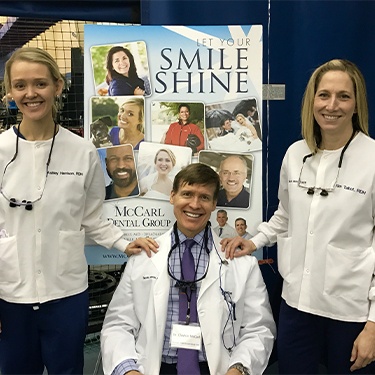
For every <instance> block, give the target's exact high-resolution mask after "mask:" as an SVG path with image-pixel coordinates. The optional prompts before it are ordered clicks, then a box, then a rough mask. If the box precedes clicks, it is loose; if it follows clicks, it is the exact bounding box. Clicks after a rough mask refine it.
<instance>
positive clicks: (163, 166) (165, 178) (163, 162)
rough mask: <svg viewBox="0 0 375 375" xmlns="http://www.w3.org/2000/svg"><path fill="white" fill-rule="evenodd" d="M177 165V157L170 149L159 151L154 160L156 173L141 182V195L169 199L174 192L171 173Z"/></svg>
mask: <svg viewBox="0 0 375 375" xmlns="http://www.w3.org/2000/svg"><path fill="white" fill-rule="evenodd" d="M175 165H176V156H175V154H174V153H173V152H172V151H171V150H170V149H168V148H162V149H160V150H158V151H157V152H156V154H155V158H154V168H155V172H152V173H150V174H149V175H148V176H146V177H144V178H143V179H141V181H140V187H141V195H142V196H145V197H148V198H159V199H169V195H170V193H171V191H172V184H173V182H172V179H171V178H170V173H171V171H172V169H173V168H174V166H175Z"/></svg>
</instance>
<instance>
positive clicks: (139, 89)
mask: <svg viewBox="0 0 375 375" xmlns="http://www.w3.org/2000/svg"><path fill="white" fill-rule="evenodd" d="M144 94H145V90H142V89H141V88H140V87H139V86H137V87H136V88H135V90H134V95H144Z"/></svg>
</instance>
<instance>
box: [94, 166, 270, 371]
mask: <svg viewBox="0 0 375 375" xmlns="http://www.w3.org/2000/svg"><path fill="white" fill-rule="evenodd" d="M219 186H220V182H219V178H218V175H217V174H216V173H215V172H214V171H213V170H212V169H211V168H210V167H208V166H206V165H204V164H200V163H195V164H191V165H189V166H187V167H186V168H184V169H183V170H181V171H180V172H179V173H178V174H177V175H176V177H175V180H174V184H173V190H172V192H171V196H170V202H171V204H172V205H173V206H174V215H175V217H176V223H175V225H174V227H173V228H172V229H170V230H169V231H168V232H166V233H164V234H163V235H162V236H160V237H159V238H158V239H157V242H158V243H159V251H158V252H157V253H156V254H153V255H152V257H151V258H148V257H147V255H146V253H145V252H142V253H141V254H139V255H134V256H132V257H131V258H130V260H129V261H128V264H127V266H126V269H125V273H124V276H123V278H122V280H121V282H120V284H119V286H118V288H117V290H116V292H115V294H114V296H113V299H112V301H111V303H110V306H109V308H108V311H107V315H106V318H105V321H104V324H103V330H102V335H101V345H102V347H101V350H102V355H103V368H104V373H105V374H113V375H117V374H125V373H126V374H129V375H133V374H139V373H141V374H146V375H151V374H159V373H161V374H165V373H169V374H172V373H175V374H192V373H193V372H194V371H193V363H191V366H190V367H189V369H188V370H187V371H186V372H184V370H180V369H179V370H178V371H177V370H176V365H177V367H178V366H179V364H178V362H179V361H180V357H179V354H180V353H182V352H183V349H182V348H185V349H186V346H184V344H186V343H183V342H182V341H183V340H179V337H181V336H184V335H187V336H189V339H191V341H189V343H188V345H190V346H189V349H188V350H187V351H188V352H189V351H196V353H197V361H198V360H199V368H198V372H194V374H199V373H200V374H215V375H220V374H223V375H224V374H227V375H240V374H252V375H261V374H262V373H263V371H264V370H265V368H266V366H267V363H268V359H269V356H270V354H271V351H272V347H273V342H274V335H275V324H274V321H273V318H272V314H271V310H270V306H269V302H268V295H267V291H266V288H265V285H264V282H263V279H262V275H261V273H260V270H259V267H258V263H257V260H256V259H255V258H254V257H249V256H247V257H242V258H235V259H234V260H230V259H225V257H223V254H224V253H222V252H221V250H220V249H221V246H220V239H219V237H217V236H216V234H215V233H213V231H212V230H211V227H210V223H209V221H208V220H209V218H210V215H211V213H212V212H213V211H214V210H215V208H216V201H217V194H218V191H219ZM189 239H190V240H191V239H193V240H194V241H193V243H194V245H193V246H192V248H191V253H192V254H193V257H194V262H195V263H194V264H195V277H194V281H195V282H193V283H191V282H190V281H189V280H190V279H188V278H184V275H183V273H184V269H183V267H184V266H183V265H182V263H183V262H184V261H183V257H184V256H185V252H186V251H187V250H184V248H185V241H186V240H189ZM183 252H184V254H182V253H183ZM186 280H188V281H186ZM192 285H194V286H192ZM195 289H196V294H197V302H196V315H197V323H195V324H194V323H190V318H191V319H192V320H193V314H194V313H193V309H194V302H193V299H194V295H193V294H192V293H194V290H195ZM192 295H193V298H192ZM188 296H190V299H191V301H192V302H191V307H192V312H190V309H189V310H188V311H186V314H185V311H184V310H182V308H181V304H180V305H179V299H181V298H184V297H185V298H187V297H188ZM180 302H181V301H180ZM189 303H190V301H189ZM188 306H190V305H188ZM181 310H182V316H183V318H182V319H181ZM190 348H191V349H190Z"/></svg>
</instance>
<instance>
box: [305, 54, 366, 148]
mask: <svg viewBox="0 0 375 375" xmlns="http://www.w3.org/2000/svg"><path fill="white" fill-rule="evenodd" d="M330 71H341V72H345V73H347V74H348V75H349V77H350V78H351V80H352V82H353V87H354V95H355V102H356V113H354V114H353V118H352V123H353V130H354V131H360V132H362V133H364V134H366V135H368V106H367V95H366V84H365V79H364V77H363V75H362V73H361V72H360V70H359V69H358V67H357V66H356V65H355V64H353V63H352V62H350V61H348V60H342V59H334V60H331V61H328V62H326V63H325V64H323V65H321V66H319V67H318V68H317V69H315V71H314V72H313V74H312V75H311V77H310V79H309V82H308V83H307V86H306V89H305V93H304V95H303V99H302V108H301V122H302V137H303V138H304V139H305V141H306V143H307V145H308V147H309V149H310V150H311V152H312V153H316V152H317V150H318V148H319V146H320V143H321V141H322V134H321V131H320V127H319V125H318V123H317V122H316V120H315V117H314V98H315V94H316V91H317V88H318V86H319V83H320V81H321V79H322V77H323V75H324V74H325V73H327V72H330Z"/></svg>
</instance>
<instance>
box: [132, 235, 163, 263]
mask: <svg viewBox="0 0 375 375" xmlns="http://www.w3.org/2000/svg"><path fill="white" fill-rule="evenodd" d="M158 247H159V245H158V243H157V242H156V241H155V240H154V239H152V238H150V237H146V238H143V237H140V238H137V239H136V240H134V241H133V242H130V244H129V245H128V246H126V249H125V254H126V255H127V256H128V257H130V256H132V255H134V254H139V253H140V252H141V251H142V250H144V251H145V252H146V253H147V256H148V257H149V258H151V253H152V252H153V253H157V252H158Z"/></svg>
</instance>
